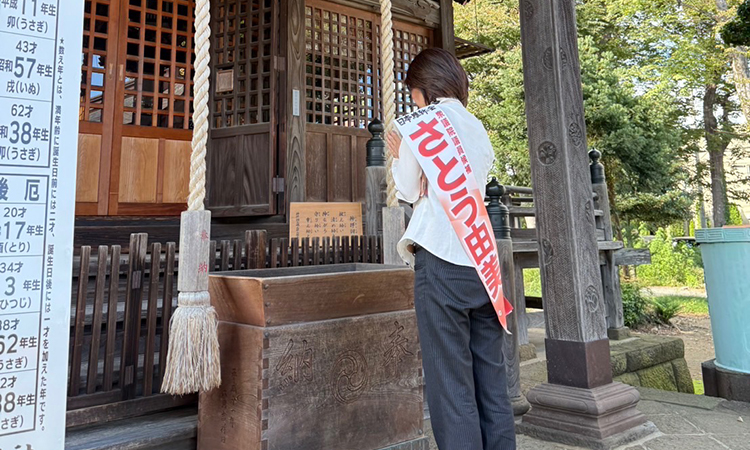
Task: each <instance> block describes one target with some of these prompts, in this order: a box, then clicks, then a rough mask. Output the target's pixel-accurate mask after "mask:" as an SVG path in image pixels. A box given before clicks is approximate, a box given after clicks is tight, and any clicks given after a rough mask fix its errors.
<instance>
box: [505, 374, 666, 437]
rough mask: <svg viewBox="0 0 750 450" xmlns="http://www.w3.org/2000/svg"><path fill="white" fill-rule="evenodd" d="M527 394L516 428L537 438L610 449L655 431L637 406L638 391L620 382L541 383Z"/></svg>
mask: <svg viewBox="0 0 750 450" xmlns="http://www.w3.org/2000/svg"><path fill="white" fill-rule="evenodd" d="M527 397H528V400H529V403H531V407H532V408H531V411H530V412H529V413H528V414H526V415H525V416H524V417H523V421H522V422H521V425H520V426H519V428H518V430H519V431H520V432H521V433H523V434H525V435H527V436H530V437H534V438H537V439H542V440H545V441H552V442H557V443H561V444H567V445H577V446H582V447H586V448H591V449H595V450H610V449H612V448H615V447H618V446H621V445H624V444H627V443H629V442H633V441H635V440H638V439H641V438H643V437H644V436H647V435H649V434H651V433H653V432H655V431H657V429H656V427H655V426H654V424H653V423H651V422H648V421H647V420H646V417H645V416H644V415H643V414H642V413H641V412H640V411H638V410H637V409H636V405H637V404H638V401H639V400H640V394H639V393H638V391H637V390H635V388H633V387H630V386H627V385H624V384H622V383H610V384H606V385H604V386H601V387H598V388H594V389H582V388H574V387H568V386H563V385H557V384H541V385H539V386H536V387H534V388H533V389H531V391H529V393H528V395H527Z"/></svg>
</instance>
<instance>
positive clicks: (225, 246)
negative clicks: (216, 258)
mask: <svg viewBox="0 0 750 450" xmlns="http://www.w3.org/2000/svg"><path fill="white" fill-rule="evenodd" d="M219 249H220V250H219V252H220V253H221V255H220V258H221V262H220V265H219V268H220V270H221V271H222V272H225V271H227V270H229V241H227V240H223V241H221V246H220V247H219Z"/></svg>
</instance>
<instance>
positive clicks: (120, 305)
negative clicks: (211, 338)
mask: <svg viewBox="0 0 750 450" xmlns="http://www.w3.org/2000/svg"><path fill="white" fill-rule="evenodd" d="M210 255H213V260H212V263H211V262H210V263H209V266H210V267H209V270H211V271H227V270H242V269H258V268H269V267H273V268H275V267H288V266H309V265H323V264H345V263H356V262H360V263H381V262H382V261H383V256H382V255H383V249H382V237H379V236H377V237H376V236H361V237H352V238H349V237H344V238H335V239H302V240H298V239H292V240H289V239H270V240H269V239H267V237H266V233H265V232H263V231H248V232H246V234H245V239H236V240H233V241H228V240H224V241H220V242H216V241H212V242H211V252H210ZM178 270H179V254H178V252H177V247H176V244H175V243H174V242H169V243H166V244H161V243H151V244H149V243H148V235H147V234H133V235H131V237H130V245H129V247H128V248H127V249H122V248H120V246H118V245H113V246H100V247H99V248H98V249H94V250H92V248H91V247H89V246H83V247H81V248H80V251H79V252H77V255H76V257H75V259H74V263H73V281H74V286H76V285H77V288H74V289H73V298H72V303H73V304H72V308H71V338H70V360H69V361H70V373H69V379H68V383H69V384H68V405H67V407H68V426H69V427H70V426H76V425H83V424H87V423H91V422H93V421H98V420H109V419H113V418H125V417H128V416H132V415H138V414H144V413H146V412H148V411H155V410H162V409H166V408H169V407H173V406H179V405H181V404H186V403H190V402H194V401H195V397H194V396H187V397H184V398H173V397H171V396H165V395H160V394H159V390H160V387H161V380H162V378H163V376H164V367H165V362H166V356H167V355H166V351H162V349H166V348H167V346H168V343H169V333H168V331H169V327H168V324H169V319H170V317H171V314H172V311H173V309H174V308H175V307H176V304H177V287H176V280H177V271H178Z"/></svg>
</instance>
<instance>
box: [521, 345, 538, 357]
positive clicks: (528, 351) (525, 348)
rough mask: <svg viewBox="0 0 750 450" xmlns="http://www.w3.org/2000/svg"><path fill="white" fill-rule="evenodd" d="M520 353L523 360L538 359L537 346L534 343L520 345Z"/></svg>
mask: <svg viewBox="0 0 750 450" xmlns="http://www.w3.org/2000/svg"><path fill="white" fill-rule="evenodd" d="M518 353H519V356H520V358H521V361H531V360H532V359H536V346H535V345H534V344H521V345H519V346H518Z"/></svg>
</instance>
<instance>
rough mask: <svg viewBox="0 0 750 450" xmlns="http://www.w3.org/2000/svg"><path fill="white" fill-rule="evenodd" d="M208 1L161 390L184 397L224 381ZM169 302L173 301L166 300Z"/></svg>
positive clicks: (201, 8) (198, 23)
mask: <svg viewBox="0 0 750 450" xmlns="http://www.w3.org/2000/svg"><path fill="white" fill-rule="evenodd" d="M210 20H211V14H210V8H209V0H197V1H196V5H195V49H196V50H195V53H196V55H195V84H194V89H195V99H194V100H193V103H194V108H195V112H194V113H193V141H192V152H191V154H190V195H189V196H188V210H187V211H185V212H183V213H182V217H181V221H180V253H179V255H180V259H179V272H178V275H177V288H178V290H179V292H180V293H179V295H178V297H177V309H176V310H175V312H174V314H173V316H172V319H171V321H170V323H169V349H168V352H167V365H166V370H165V375H164V381H163V382H162V386H161V391H162V392H165V393H169V394H173V395H183V394H189V393H192V392H198V391H209V390H211V389H213V388H215V387H217V386H219V385H220V384H221V365H220V360H219V338H218V326H217V319H216V311H215V310H214V308H213V307H212V306H211V298H210V297H209V293H208V271H209V259H208V258H209V254H208V253H209V249H210V242H211V212H210V211H205V210H204V207H203V200H204V199H205V197H206V141H207V138H208V93H209V75H210V69H209V59H210V55H209V45H210V44H209V38H210V35H211V30H210V27H209V23H210ZM166 300H170V299H165V301H166Z"/></svg>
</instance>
